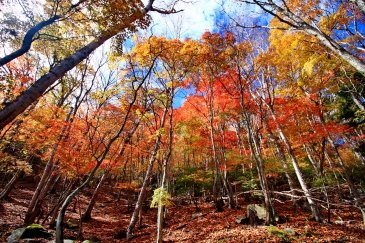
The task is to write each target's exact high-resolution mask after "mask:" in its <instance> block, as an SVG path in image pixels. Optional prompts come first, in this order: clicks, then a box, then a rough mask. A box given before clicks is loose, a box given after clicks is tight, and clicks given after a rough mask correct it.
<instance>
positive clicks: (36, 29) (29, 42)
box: [0, 15, 61, 67]
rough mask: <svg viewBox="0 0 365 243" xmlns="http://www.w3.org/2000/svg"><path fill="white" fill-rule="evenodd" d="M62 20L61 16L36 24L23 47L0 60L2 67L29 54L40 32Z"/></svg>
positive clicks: (26, 35) (25, 39) (25, 37)
mask: <svg viewBox="0 0 365 243" xmlns="http://www.w3.org/2000/svg"><path fill="white" fill-rule="evenodd" d="M60 18H61V16H58V15H55V16H53V17H52V18H49V19H47V20H44V21H42V22H39V23H38V24H36V25H35V26H33V27H32V28H30V29H29V30H28V31H27V33H26V34H25V36H24V39H23V43H22V46H21V47H20V48H19V49H18V50H16V51H14V52H12V53H10V54H9V55H6V56H5V57H2V58H0V67H1V66H3V65H5V64H7V63H9V62H11V61H12V60H14V59H16V58H18V57H20V56H21V55H23V54H25V53H27V52H28V51H29V50H30V48H31V46H32V42H33V40H34V36H35V35H36V34H37V33H38V32H39V31H40V30H42V29H43V28H44V27H47V26H49V25H51V24H53V23H55V22H56V21H57V20H59V19H60Z"/></svg>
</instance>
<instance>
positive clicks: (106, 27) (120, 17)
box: [0, 0, 177, 129]
mask: <svg viewBox="0 0 365 243" xmlns="http://www.w3.org/2000/svg"><path fill="white" fill-rule="evenodd" d="M153 2H154V0H150V1H149V2H148V4H147V5H146V6H145V7H144V8H142V3H141V2H140V1H134V2H133V3H131V2H128V3H127V2H125V0H114V1H108V4H105V5H102V9H101V10H100V11H103V12H104V13H105V15H104V16H99V20H98V22H99V24H100V28H101V30H102V31H101V34H100V35H99V36H98V37H96V39H95V40H93V41H92V42H90V43H89V44H87V45H86V46H84V47H82V48H81V49H79V50H77V51H76V52H74V53H73V54H72V55H70V56H68V57H67V58H65V59H63V60H62V61H60V62H59V63H58V64H56V65H55V66H54V67H52V68H51V69H50V70H49V71H48V72H47V73H46V74H45V75H43V76H42V77H41V78H39V79H38V80H37V81H35V82H34V84H33V85H32V86H31V87H29V88H28V89H27V90H26V91H24V92H23V93H22V94H20V95H19V96H17V97H16V98H15V100H13V101H11V102H10V103H8V104H6V105H5V106H4V107H3V108H2V110H1V111H0V129H3V128H4V127H5V126H6V125H7V124H9V123H10V122H11V121H12V120H13V119H15V118H16V117H17V116H18V115H19V114H21V113H22V112H24V111H25V110H26V109H27V108H28V107H29V106H30V105H31V104H32V103H34V102H35V101H36V100H37V99H39V98H40V97H41V96H42V95H43V94H44V92H45V91H46V90H47V89H48V88H49V87H50V86H51V85H52V84H54V83H55V82H56V81H57V80H58V79H60V78H61V77H62V76H63V75H65V73H66V72H68V71H69V70H71V69H73V68H74V67H75V66H76V65H77V64H79V63H80V62H81V61H83V60H84V59H86V58H87V57H88V56H89V55H90V54H91V53H92V52H93V51H95V50H96V49H97V48H98V47H99V46H101V45H102V44H104V43H105V41H107V40H109V39H110V38H112V37H114V36H116V35H117V34H121V33H124V34H128V33H129V32H134V31H135V30H136V29H137V28H145V27H146V26H147V25H148V23H149V21H148V17H147V13H148V12H150V11H157V12H160V13H164V14H167V13H175V12H177V11H176V10H175V9H172V10H160V9H157V8H155V7H153ZM124 6H128V8H124Z"/></svg>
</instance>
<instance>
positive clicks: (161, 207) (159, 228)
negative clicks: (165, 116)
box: [156, 90, 174, 243]
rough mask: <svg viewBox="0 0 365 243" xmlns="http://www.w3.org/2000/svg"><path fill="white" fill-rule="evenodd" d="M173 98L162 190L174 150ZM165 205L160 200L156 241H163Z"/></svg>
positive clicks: (158, 242)
mask: <svg viewBox="0 0 365 243" xmlns="http://www.w3.org/2000/svg"><path fill="white" fill-rule="evenodd" d="M173 93H174V91H173V90H172V91H171V94H172V95H173ZM172 100H173V97H171V100H170V101H169V103H170V107H169V109H170V114H169V127H170V128H169V137H168V148H167V152H166V155H165V157H164V160H163V165H162V178H161V190H165V184H166V183H167V165H168V162H169V161H170V157H171V152H172V139H173V132H174V129H173V122H172V118H173V114H174V113H173V112H174V109H173V107H172ZM164 209H165V205H162V203H161V200H159V202H158V210H157V237H156V242H157V243H162V237H163V236H162V230H163V221H164V217H165V215H164V212H165V210H164Z"/></svg>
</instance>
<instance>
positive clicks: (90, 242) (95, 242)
mask: <svg viewBox="0 0 365 243" xmlns="http://www.w3.org/2000/svg"><path fill="white" fill-rule="evenodd" d="M99 242H101V240H100V239H99V238H98V237H96V236H91V237H90V239H88V240H84V241H83V242H82V243H99Z"/></svg>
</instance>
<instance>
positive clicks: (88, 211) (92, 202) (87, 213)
mask: <svg viewBox="0 0 365 243" xmlns="http://www.w3.org/2000/svg"><path fill="white" fill-rule="evenodd" d="M104 178H105V173H104V174H103V175H102V176H101V178H100V181H99V183H98V185H97V186H96V188H95V190H94V193H93V195H92V197H91V199H90V202H89V205H88V206H87V209H86V211H85V213H84V214H83V215H82V217H81V220H82V221H88V220H90V219H91V212H92V210H93V208H94V205H95V203H96V199H97V195H98V193H99V191H100V188H101V185H102V184H103V182H104Z"/></svg>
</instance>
